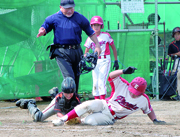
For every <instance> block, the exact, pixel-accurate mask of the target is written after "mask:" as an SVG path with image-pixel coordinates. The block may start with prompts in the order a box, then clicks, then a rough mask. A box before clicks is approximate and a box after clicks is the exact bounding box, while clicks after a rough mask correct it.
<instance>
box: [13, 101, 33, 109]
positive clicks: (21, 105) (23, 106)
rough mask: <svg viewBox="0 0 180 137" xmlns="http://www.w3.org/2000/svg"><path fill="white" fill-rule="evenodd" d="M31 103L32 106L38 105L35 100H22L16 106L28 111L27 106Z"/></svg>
mask: <svg viewBox="0 0 180 137" xmlns="http://www.w3.org/2000/svg"><path fill="white" fill-rule="evenodd" d="M29 102H31V103H32V104H36V100H35V99H20V100H18V101H17V102H16V106H17V107H20V108H21V109H27V108H28V107H27V105H28V103H29Z"/></svg>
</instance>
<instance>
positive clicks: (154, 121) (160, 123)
mask: <svg viewBox="0 0 180 137" xmlns="http://www.w3.org/2000/svg"><path fill="white" fill-rule="evenodd" d="M147 115H148V117H149V118H150V119H151V120H152V122H153V123H154V124H155V125H164V124H166V122H165V121H160V120H157V118H156V115H155V113H154V110H153V109H152V111H151V112H150V113H149V114H147Z"/></svg>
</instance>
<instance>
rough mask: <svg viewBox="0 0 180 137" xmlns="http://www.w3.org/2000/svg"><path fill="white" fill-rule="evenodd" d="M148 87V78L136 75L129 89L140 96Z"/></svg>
mask: <svg viewBox="0 0 180 137" xmlns="http://www.w3.org/2000/svg"><path fill="white" fill-rule="evenodd" d="M146 87H147V82H146V80H145V79H144V78H142V77H136V78H134V79H133V80H132V81H131V83H130V85H129V87H128V90H129V91H130V92H131V93H133V94H135V95H136V96H139V95H141V94H143V93H144V92H145V90H146Z"/></svg>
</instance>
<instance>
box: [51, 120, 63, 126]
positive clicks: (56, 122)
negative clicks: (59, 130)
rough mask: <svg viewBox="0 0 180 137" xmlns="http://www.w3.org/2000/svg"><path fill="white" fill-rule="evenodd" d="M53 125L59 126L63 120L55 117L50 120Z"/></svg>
mask: <svg viewBox="0 0 180 137" xmlns="http://www.w3.org/2000/svg"><path fill="white" fill-rule="evenodd" d="M52 123H53V126H61V125H64V121H63V120H62V119H56V120H53V121H52Z"/></svg>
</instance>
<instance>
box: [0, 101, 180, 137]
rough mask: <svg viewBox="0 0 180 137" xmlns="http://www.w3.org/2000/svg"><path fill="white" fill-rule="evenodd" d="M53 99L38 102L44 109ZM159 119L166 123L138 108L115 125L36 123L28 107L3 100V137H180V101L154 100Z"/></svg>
mask: <svg viewBox="0 0 180 137" xmlns="http://www.w3.org/2000/svg"><path fill="white" fill-rule="evenodd" d="M49 103H50V102H42V101H41V102H37V106H38V108H39V109H40V110H43V109H44V108H45V107H46V106H47V105H48V104H49ZM151 106H152V107H153V109H154V111H155V113H156V116H157V119H158V120H162V121H166V123H167V124H166V125H154V124H153V123H152V122H151V120H150V119H149V118H148V116H147V115H146V114H143V113H142V111H141V110H140V111H138V112H136V113H134V114H132V115H129V116H128V117H126V118H124V119H122V120H118V121H117V122H116V123H115V124H114V125H108V126H89V125H81V124H79V125H63V126H58V127H53V126H52V123H51V121H52V120H54V119H56V115H54V116H52V117H50V118H48V119H46V120H45V121H44V122H33V120H32V118H31V116H30V115H29V114H28V110H27V109H20V108H18V107H15V103H14V102H5V101H0V136H1V137H20V136H21V137H180V102H179V101H156V100H151Z"/></svg>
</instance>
